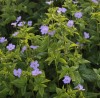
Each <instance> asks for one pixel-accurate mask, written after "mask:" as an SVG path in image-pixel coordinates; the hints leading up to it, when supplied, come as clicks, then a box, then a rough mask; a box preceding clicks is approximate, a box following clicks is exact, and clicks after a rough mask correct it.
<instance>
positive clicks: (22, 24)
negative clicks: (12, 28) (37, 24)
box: [18, 21, 26, 27]
mask: <svg viewBox="0 0 100 98" xmlns="http://www.w3.org/2000/svg"><path fill="white" fill-rule="evenodd" d="M25 23H26V22H24V21H23V22H19V23H18V26H19V27H22V26H24V24H25Z"/></svg>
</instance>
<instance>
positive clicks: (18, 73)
mask: <svg viewBox="0 0 100 98" xmlns="http://www.w3.org/2000/svg"><path fill="white" fill-rule="evenodd" d="M21 73H22V70H21V69H20V68H19V69H18V70H16V69H14V70H13V74H14V75H15V76H17V77H20V76H21Z"/></svg>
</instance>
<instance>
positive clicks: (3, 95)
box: [0, 88, 9, 98]
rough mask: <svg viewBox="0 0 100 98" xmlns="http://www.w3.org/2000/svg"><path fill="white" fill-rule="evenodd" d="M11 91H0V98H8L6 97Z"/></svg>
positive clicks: (6, 89)
mask: <svg viewBox="0 0 100 98" xmlns="http://www.w3.org/2000/svg"><path fill="white" fill-rule="evenodd" d="M8 92H9V89H8V88H5V89H3V90H2V91H0V98H6V95H7V94H8Z"/></svg>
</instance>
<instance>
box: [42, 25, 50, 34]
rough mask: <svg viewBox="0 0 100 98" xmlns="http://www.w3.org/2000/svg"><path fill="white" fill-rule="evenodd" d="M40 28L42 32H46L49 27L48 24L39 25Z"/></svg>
mask: <svg viewBox="0 0 100 98" xmlns="http://www.w3.org/2000/svg"><path fill="white" fill-rule="evenodd" d="M40 30H41V33H42V34H47V33H48V30H49V27H48V26H41V27H40Z"/></svg>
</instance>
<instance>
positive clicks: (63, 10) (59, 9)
mask: <svg viewBox="0 0 100 98" xmlns="http://www.w3.org/2000/svg"><path fill="white" fill-rule="evenodd" d="M66 11H67V9H66V8H63V7H62V8H58V10H57V12H58V13H61V12H62V13H65V12H66Z"/></svg>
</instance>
